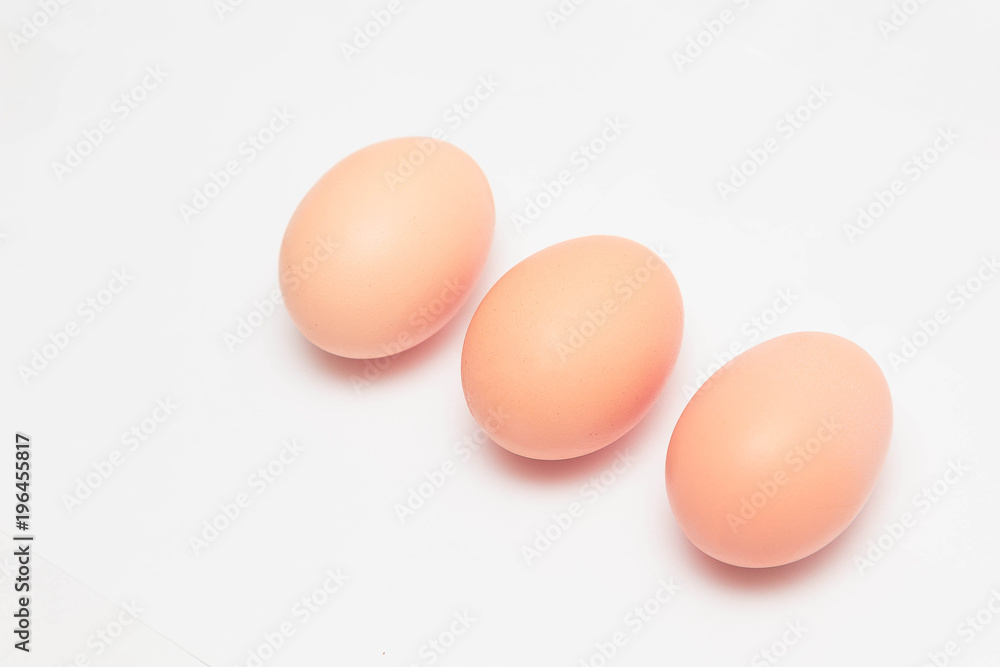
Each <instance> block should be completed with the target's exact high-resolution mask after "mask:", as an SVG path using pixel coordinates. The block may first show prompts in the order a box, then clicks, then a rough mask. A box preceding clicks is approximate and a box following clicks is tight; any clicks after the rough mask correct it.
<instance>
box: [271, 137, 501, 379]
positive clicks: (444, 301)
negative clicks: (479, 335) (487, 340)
mask: <svg viewBox="0 0 1000 667" xmlns="http://www.w3.org/2000/svg"><path fill="white" fill-rule="evenodd" d="M493 227H494V206H493V194H492V192H491V190H490V186H489V183H488V182H487V180H486V176H485V175H484V174H483V171H482V170H481V169H480V168H479V165H477V164H476V162H475V161H474V160H473V159H472V158H471V157H469V156H468V155H467V154H466V153H464V152H463V151H462V150H460V149H459V148H457V147H455V146H453V145H451V144H449V143H447V142H444V141H438V140H436V139H431V138H427V137H406V138H401V139H390V140H388V141H383V142H380V143H377V144H373V145H371V146H368V147H366V148H362V149H361V150H359V151H357V152H355V153H352V154H351V155H348V156H347V157H345V158H344V159H343V160H341V161H340V162H338V163H337V164H336V165H334V166H333V168H331V169H330V170H329V171H327V172H326V173H325V174H324V175H323V176H322V177H321V178H320V179H319V181H317V183H316V184H315V185H314V186H313V187H312V189H310V190H309V192H308V193H307V194H306V195H305V197H304V198H303V199H302V202H301V203H300V204H299V206H298V208H296V210H295V212H294V214H293V215H292V218H291V220H290V221H289V223H288V227H287V229H286V230H285V235H284V239H283V240H282V243H281V252H280V258H279V279H280V285H281V292H282V296H283V298H284V302H285V307H286V308H287V310H288V313H289V315H290V316H291V318H292V320H293V321H294V322H295V325H296V326H297V327H298V329H299V331H300V332H301V333H302V335H303V336H305V337H306V338H307V339H308V340H309V341H311V342H312V343H313V344H315V345H316V346H318V347H320V348H322V349H323V350H326V351H327V352H331V353H333V354H336V355H339V356H342V357H350V358H355V359H371V358H376V357H384V356H389V355H393V354H396V353H399V352H402V351H403V350H407V349H409V348H411V347H413V346H414V345H417V344H419V343H421V342H422V341H424V340H426V339H427V338H429V337H430V336H432V335H433V334H434V333H435V332H437V331H438V330H440V329H441V327H443V326H444V325H445V324H446V323H447V322H448V321H449V320H450V319H451V318H452V317H453V316H454V315H455V313H456V312H457V311H458V309H459V308H460V307H461V306H462V304H463V303H464V302H465V300H466V298H467V297H468V295H469V292H470V290H471V289H472V286H473V285H474V284H475V282H476V280H477V279H478V277H479V274H480V273H481V271H482V269H483V266H484V265H485V263H486V258H487V255H488V253H489V248H490V243H491V241H492V238H493Z"/></svg>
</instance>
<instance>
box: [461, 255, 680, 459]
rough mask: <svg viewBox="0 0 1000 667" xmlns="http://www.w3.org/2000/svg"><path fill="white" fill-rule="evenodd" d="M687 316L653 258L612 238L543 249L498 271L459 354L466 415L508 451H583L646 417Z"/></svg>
mask: <svg viewBox="0 0 1000 667" xmlns="http://www.w3.org/2000/svg"><path fill="white" fill-rule="evenodd" d="M683 330H684V308H683V304H682V301H681V293H680V290H679V288H678V286H677V281H676V280H675V279H674V275H673V273H671V271H670V269H669V268H668V267H667V265H666V264H665V263H664V262H663V260H662V259H661V258H660V257H659V256H658V255H657V254H656V253H655V252H653V251H652V250H650V249H649V248H647V247H645V246H643V245H642V244H640V243H637V242H635V241H631V240H629V239H625V238H621V237H617V236H586V237H582V238H576V239H571V240H569V241H564V242H562V243H557V244H556V245H553V246H550V247H548V248H545V249H543V250H541V251H539V252H537V253H535V254H534V255H531V256H530V257H528V258H527V259H525V260H524V261H522V262H520V263H519V264H517V265H516V266H514V267H513V268H512V269H510V270H509V271H508V272H507V273H505V274H504V275H503V276H502V277H501V278H500V279H499V280H498V281H497V282H496V284H495V285H494V286H493V287H492V288H491V289H490V291H489V292H488V293H487V294H486V296H485V298H484V299H483V301H482V303H480V304H479V307H478V308H477V309H476V312H475V314H474V315H473V317H472V321H471V322H470V324H469V329H468V332H467V333H466V336H465V344H464V346H463V348H462V387H463V390H464V392H465V399H466V402H467V403H468V406H469V410H470V411H471V412H472V416H473V417H474V418H475V420H476V422H477V423H478V424H479V425H480V426H481V427H482V428H483V430H484V431H485V432H486V433H487V434H488V435H489V436H490V437H491V438H492V439H493V440H494V441H495V442H497V444H499V445H501V446H502V447H504V448H505V449H507V450H509V451H511V452H514V453H515V454H520V455H521V456H525V457H529V458H533V459H550V460H551V459H568V458H573V457H576V456H582V455H584V454H589V453H591V452H594V451H596V450H598V449H601V448H602V447H604V446H606V445H608V444H610V443H612V442H614V441H615V440H617V439H618V438H620V437H621V436H623V435H624V434H625V433H627V432H628V431H629V430H631V429H632V428H633V427H634V426H635V425H636V424H638V423H639V421H640V420H641V419H642V418H643V416H644V415H645V414H646V413H647V412H648V411H649V409H650V407H651V406H652V405H653V403H654V401H655V400H656V398H657V396H658V395H659V393H660V391H661V389H662V387H663V385H664V383H665V382H666V380H667V377H668V376H669V375H670V372H671V370H672V369H673V367H674V362H675V361H676V360H677V355H678V352H679V350H680V346H681V337H682V334H683Z"/></svg>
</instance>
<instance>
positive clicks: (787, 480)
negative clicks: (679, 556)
mask: <svg viewBox="0 0 1000 667" xmlns="http://www.w3.org/2000/svg"><path fill="white" fill-rule="evenodd" d="M891 435H892V399H891V397H890V395H889V386H888V384H887V383H886V380H885V376H884V375H883V374H882V371H881V369H880V368H879V366H878V364H877V363H876V362H875V360H874V359H872V358H871V356H869V355H868V354H867V353H866V352H865V351H864V350H863V349H861V348H860V347H859V346H858V345H856V344H854V343H852V342H851V341H849V340H847V339H845V338H841V337H840V336H836V335H833V334H827V333H817V332H805V333H793V334H788V335H785V336H779V337H777V338H774V339H772V340H769V341H766V342H764V343H761V344H759V345H757V346H756V347H753V348H751V349H749V350H747V351H746V352H743V353H742V354H740V355H738V356H737V357H735V358H734V359H732V360H731V361H730V362H729V363H727V364H726V365H725V366H723V367H722V368H721V369H720V370H719V371H717V372H716V373H715V374H714V375H712V377H710V378H709V379H708V381H707V382H706V383H705V384H704V385H702V387H701V388H700V389H698V391H697V392H696V393H695V395H694V396H693V397H692V398H691V401H690V402H689V403H688V405H687V407H686V408H685V409H684V411H683V412H682V413H681V416H680V418H679V420H678V422H677V425H676V427H675V428H674V432H673V435H672V437H671V438H670V444H669V447H668V449H667V461H666V484H667V495H668V497H669V501H670V506H671V509H672V510H673V514H674V516H675V517H676V519H677V521H678V522H679V523H680V526H681V528H682V530H683V531H684V533H685V534H686V535H687V537H688V539H690V540H691V542H693V543H694V544H695V546H697V547H698V548H699V549H701V550H702V551H704V552H705V553H706V554H708V555H709V556H712V557H713V558H716V559H718V560H720V561H723V562H725V563H729V564H732V565H738V566H743V567H771V566H776V565H784V564H786V563H791V562H793V561H796V560H799V559H801V558H805V557H806V556H809V555H810V554H813V553H815V552H816V551H819V550H820V549H822V548H823V547H824V546H826V545H827V544H829V543H830V542H831V541H833V540H834V539H835V538H836V537H837V536H838V535H840V534H841V532H843V531H844V529H846V528H847V526H848V525H849V524H850V523H851V522H852V521H853V520H854V518H855V517H856V516H857V514H858V512H860V510H861V508H862V507H863V506H864V504H865V502H866V501H867V499H868V497H869V495H870V494H871V492H872V489H873V488H874V486H875V481H876V478H877V477H878V475H879V471H880V470H881V468H882V464H883V462H884V461H885V458H886V454H887V452H888V449H889V440H890V438H891Z"/></svg>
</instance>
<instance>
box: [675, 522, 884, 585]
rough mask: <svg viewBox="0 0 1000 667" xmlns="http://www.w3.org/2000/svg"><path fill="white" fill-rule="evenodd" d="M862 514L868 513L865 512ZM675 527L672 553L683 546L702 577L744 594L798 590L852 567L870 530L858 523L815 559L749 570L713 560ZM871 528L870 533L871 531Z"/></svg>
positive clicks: (820, 552)
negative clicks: (805, 583)
mask: <svg viewBox="0 0 1000 667" xmlns="http://www.w3.org/2000/svg"><path fill="white" fill-rule="evenodd" d="M861 511H862V513H864V509H862V510H861ZM858 518H859V519H860V518H861V517H860V516H859V517H858ZM672 524H673V525H672V530H671V531H670V532H671V534H670V535H669V537H668V539H670V541H671V550H673V551H676V544H677V543H678V542H680V543H682V544H683V545H684V546H683V551H684V553H683V557H684V558H685V560H686V561H687V562H688V563H689V564H690V565H691V566H692V567H693V569H694V570H696V571H697V572H698V573H699V574H700V575H702V576H704V577H705V578H706V579H710V580H712V581H714V582H715V583H718V584H720V585H722V586H725V587H727V588H731V589H733V588H734V589H737V590H740V591H744V592H757V591H762V590H764V591H769V590H774V589H775V588H783V587H789V586H795V585H796V584H799V583H800V582H802V581H804V580H810V579H815V578H816V577H818V576H821V575H822V574H823V573H824V572H826V573H830V572H832V571H833V570H834V569H835V568H838V567H840V566H843V565H845V564H848V565H850V564H851V563H852V560H853V557H854V555H855V553H856V551H854V550H852V548H853V549H855V550H856V546H855V545H856V544H857V539H856V538H859V537H863V536H864V531H865V530H866V526H864V525H863V524H864V522H863V521H859V520H857V519H856V520H855V521H853V522H851V525H850V526H848V527H847V530H845V531H844V532H843V533H841V534H840V535H839V536H838V537H837V538H836V539H835V540H833V542H831V543H830V544H828V545H826V546H825V547H823V548H822V549H820V550H819V551H817V552H816V553H814V554H812V555H811V556H807V557H805V558H803V559H801V560H797V561H795V562H794V563H789V564H788V565H779V566H776V567H762V568H749V567H737V566H735V565H729V564H728V563H723V562H722V561H718V560H716V559H714V558H712V557H711V556H709V555H708V554H706V553H705V552H703V551H702V550H701V549H699V548H698V547H696V546H695V545H694V544H692V543H691V541H690V540H688V539H687V537H686V536H685V535H684V534H683V532H682V531H681V529H680V526H679V525H677V521H676V520H673V521H672ZM867 528H868V530H870V527H867Z"/></svg>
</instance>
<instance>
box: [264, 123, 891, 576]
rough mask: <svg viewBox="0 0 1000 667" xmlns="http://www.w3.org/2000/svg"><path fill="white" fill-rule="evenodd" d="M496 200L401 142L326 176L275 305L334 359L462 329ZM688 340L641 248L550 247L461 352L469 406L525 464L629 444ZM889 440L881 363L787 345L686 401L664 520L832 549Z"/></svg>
mask: <svg viewBox="0 0 1000 667" xmlns="http://www.w3.org/2000/svg"><path fill="white" fill-rule="evenodd" d="M494 216H495V214H494V205H493V196H492V193H491V190H490V186H489V183H488V181H487V179H486V176H485V175H484V174H483V172H482V170H481V169H480V168H479V166H478V165H477V164H476V163H475V161H474V160H473V159H472V158H471V157H469V156H468V155H467V154H465V153H464V152H463V151H461V150H460V149H458V148H456V147H455V146H453V145H451V144H449V143H446V142H443V141H437V140H434V139H429V138H402V139H393V140H389V141H384V142H381V143H378V144H374V145H372V146H368V147H367V148H363V149H361V150H359V151H357V152H355V153H353V154H351V155H349V156H348V157H346V158H344V159H343V160H342V161H340V162H339V163H337V164H336V165H335V166H334V167H333V168H332V169H330V170H329V171H328V172H327V173H326V174H324V175H323V176H322V177H321V178H320V180H319V181H318V182H317V183H316V184H315V185H314V186H313V187H312V188H311V189H310V190H309V192H308V193H307V194H306V196H305V197H304V198H303V200H302V202H301V203H300V204H299V206H298V208H297V209H296V210H295V212H294V214H293V216H292V218H291V221H290V222H289V224H288V228H287V230H286V232H285V236H284V239H283V242H282V245H281V253H280V271H279V274H280V281H281V289H282V294H283V296H284V302H285V304H286V307H287V309H288V312H289V314H290V316H291V317H292V319H293V321H294V322H295V324H296V326H297V327H298V329H299V330H300V331H301V332H302V334H303V335H304V336H305V337H306V338H307V339H308V340H310V341H311V342H312V343H313V344H315V345H317V346H318V347H320V348H322V349H323V350H326V351H327V352H330V353H332V354H336V355H339V356H343V357H350V358H355V359H369V358H377V357H383V356H388V355H392V354H397V353H399V352H402V351H404V350H406V349H408V348H410V347H413V346H414V345H417V344H419V343H421V342H422V341H424V340H426V339H427V338H428V337H430V336H431V335H433V334H434V333H435V332H437V331H438V330H439V329H441V327H442V326H444V324H445V323H446V322H448V320H449V319H450V318H451V317H452V316H454V314H455V313H456V312H457V311H458V309H459V308H460V307H461V306H462V304H463V303H464V302H465V300H466V299H467V297H468V295H469V293H470V292H471V289H472V287H473V285H474V284H475V283H476V280H477V279H478V277H479V275H480V273H481V271H482V269H483V266H484V264H485V262H486V258H487V255H488V253H489V247H490V243H491V241H492V236H493V228H494ZM683 331H684V307H683V302H682V299H681V293H680V289H679V288H678V285H677V281H676V280H675V278H674V275H673V274H672V273H671V271H670V269H669V267H668V266H667V265H666V264H665V263H664V261H663V259H662V258H661V257H659V256H658V255H657V254H656V253H655V252H653V251H651V250H650V249H649V248H647V247H645V246H643V245H641V244H639V243H636V242H635V241H631V240H628V239H624V238H620V237H617V236H587V237H582V238H576V239H571V240H568V241H564V242H562V243H557V244H555V245H553V246H550V247H548V248H545V249H543V250H541V251H539V252H537V253H535V254H534V255H531V256H530V257H528V258H527V259H525V260H523V261H522V262H520V263H519V264H517V265H516V266H514V267H513V268H511V269H510V270H509V271H508V272H507V273H505V274H504V275H503V276H502V277H501V278H500V279H499V280H498V281H497V282H496V284H495V285H494V286H493V287H492V288H491V289H490V290H489V292H488V293H487V294H486V296H485V297H484V298H483V300H482V302H481V303H480V304H479V307H478V308H477V309H476V312H475V314H474V315H473V317H472V320H471V322H470V323H469V328H468V332H467V334H466V336H465V343H464V346H463V349H462V363H461V376H462V387H463V390H464V393H465V399H466V402H467V404H468V406H469V410H470V411H471V413H472V416H473V417H474V418H475V420H476V422H477V423H478V424H479V425H480V426H481V427H482V428H483V430H484V431H485V432H486V433H487V434H488V435H489V436H490V437H491V438H492V439H493V440H494V441H495V442H496V443H497V444H499V445H501V446H502V447H504V448H506V449H508V450H510V451H511V452H514V453H516V454H519V455H521V456H526V457H530V458H534V459H567V458H572V457H577V456H582V455H585V454H589V453H591V452H594V451H596V450H598V449H601V448H602V447H605V446H607V445H608V444H610V443H612V442H614V441H615V440H617V439H618V438H620V437H621V436H623V435H624V434H625V433H627V432H628V431H629V430H631V429H632V428H633V427H634V426H635V425H636V424H637V423H638V422H639V421H640V420H641V419H642V418H643V417H644V416H645V415H646V413H647V412H648V411H649V410H650V408H651V407H652V405H653V403H654V402H655V401H656V399H657V397H658V395H659V394H660V391H661V390H662V388H663V386H664V384H665V382H666V380H667V378H668V377H669V375H670V373H671V371H672V370H673V367H674V364H675V362H676V360H677V356H678V354H679V351H680V346H681V339H682V337H683ZM891 431H892V401H891V398H890V395H889V388H888V385H887V383H886V380H885V377H884V375H883V374H882V372H881V370H880V369H879V367H878V365H877V364H876V363H875V361H874V360H873V359H872V358H871V357H870V356H869V355H868V354H867V353H865V352H864V350H862V349H861V348H860V347H858V346H857V345H855V344H854V343H852V342H850V341H848V340H846V339H844V338H841V337H839V336H835V335H832V334H826V333H818V332H808V333H795V334H789V335H786V336H781V337H778V338H775V339H772V340H770V341H767V342H764V343H762V344H760V345H758V346H756V347H753V348H751V349H750V350H748V351H746V352H744V353H743V354H740V355H739V356H737V357H736V358H735V359H733V360H731V361H730V362H729V363H727V364H726V365H725V366H723V367H722V368H721V369H720V370H719V371H717V372H716V373H715V374H714V375H712V377H711V378H709V380H708V381H707V382H705V384H704V385H703V386H702V387H701V388H700V389H699V390H698V391H697V392H696V393H695V395H694V396H693V397H692V398H691V400H690V402H689V403H688V405H687V406H686V407H685V409H684V411H683V412H682V414H681V416H680V418H679V420H678V422H677V425H676V427H675V428H674V432H673V435H672V437H671V439H670V443H669V446H668V448H667V459H666V485H667V494H668V498H669V502H670V505H671V508H672V510H673V513H674V515H675V517H676V518H677V520H678V522H679V524H680V526H681V528H682V530H683V531H684V533H685V534H686V535H687V537H688V538H689V539H690V540H691V541H692V542H693V543H694V544H695V545H696V546H698V547H699V548H700V549H701V550H702V551H704V552H705V553H707V554H709V555H710V556H713V557H715V558H717V559H719V560H721V561H723V562H726V563H731V564H734V565H740V566H744V567H768V566H775V565H782V564H785V563H790V562H792V561H795V560H798V559H801V558H804V557H806V556H808V555H810V554H812V553H814V552H816V551H818V550H819V549H821V548H822V547H824V546H825V545H826V544H828V543H829V542H831V541H832V540H833V539H835V538H836V537H837V535H839V534H840V533H841V532H842V531H843V530H844V529H845V528H846V527H847V526H848V525H849V524H850V523H851V521H852V520H853V519H854V517H855V516H856V515H857V514H858V512H859V511H860V510H861V508H862V506H863V505H864V503H865V502H866V500H867V498H868V496H869V495H870V493H871V491H872V489H873V487H874V485H875V481H876V478H877V476H878V473H879V471H880V469H881V467H882V464H883V461H884V460H885V457H886V453H887V450H888V446H889V440H890V437H891Z"/></svg>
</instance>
